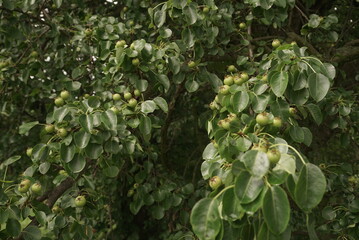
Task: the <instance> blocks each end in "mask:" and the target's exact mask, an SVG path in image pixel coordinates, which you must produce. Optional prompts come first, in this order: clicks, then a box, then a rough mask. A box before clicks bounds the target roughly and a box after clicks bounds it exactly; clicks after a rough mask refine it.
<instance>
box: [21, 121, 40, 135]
mask: <svg viewBox="0 0 359 240" xmlns="http://www.w3.org/2000/svg"><path fill="white" fill-rule="evenodd" d="M37 124H39V121H35V122H28V123H24V124H21V126H20V127H19V134H25V133H27V132H29V131H30V129H31V128H33V127H35V126H36V125H37Z"/></svg>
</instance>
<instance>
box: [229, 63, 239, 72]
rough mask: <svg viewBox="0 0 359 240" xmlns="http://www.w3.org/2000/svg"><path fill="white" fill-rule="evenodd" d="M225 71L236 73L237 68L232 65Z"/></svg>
mask: <svg viewBox="0 0 359 240" xmlns="http://www.w3.org/2000/svg"><path fill="white" fill-rule="evenodd" d="M227 71H228V72H235V71H237V68H236V67H235V66H234V65H229V66H228V68H227Z"/></svg>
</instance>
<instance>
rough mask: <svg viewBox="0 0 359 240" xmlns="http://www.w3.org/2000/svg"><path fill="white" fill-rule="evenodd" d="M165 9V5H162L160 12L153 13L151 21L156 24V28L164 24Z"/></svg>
mask: <svg viewBox="0 0 359 240" xmlns="http://www.w3.org/2000/svg"><path fill="white" fill-rule="evenodd" d="M166 9H167V3H165V4H163V6H162V8H161V10H158V11H157V12H155V14H154V16H153V21H154V23H155V24H156V26H157V27H159V28H160V27H161V26H162V25H163V24H164V23H165V22H166Z"/></svg>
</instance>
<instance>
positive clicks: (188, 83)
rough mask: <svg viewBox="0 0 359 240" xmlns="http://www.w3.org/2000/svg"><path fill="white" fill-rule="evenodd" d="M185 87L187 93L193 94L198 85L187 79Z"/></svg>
mask: <svg viewBox="0 0 359 240" xmlns="http://www.w3.org/2000/svg"><path fill="white" fill-rule="evenodd" d="M185 87H186V89H187V91H188V92H190V93H191V92H195V91H197V90H198V88H199V84H198V82H197V81H195V80H194V79H189V80H187V81H186V83H185Z"/></svg>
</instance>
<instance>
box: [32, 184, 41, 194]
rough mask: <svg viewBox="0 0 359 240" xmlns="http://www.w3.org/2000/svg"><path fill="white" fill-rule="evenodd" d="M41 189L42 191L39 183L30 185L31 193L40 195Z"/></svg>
mask: <svg viewBox="0 0 359 240" xmlns="http://www.w3.org/2000/svg"><path fill="white" fill-rule="evenodd" d="M41 189H42V187H41V184H40V183H34V184H32V186H31V191H32V192H33V193H36V194H39V193H41Z"/></svg>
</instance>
